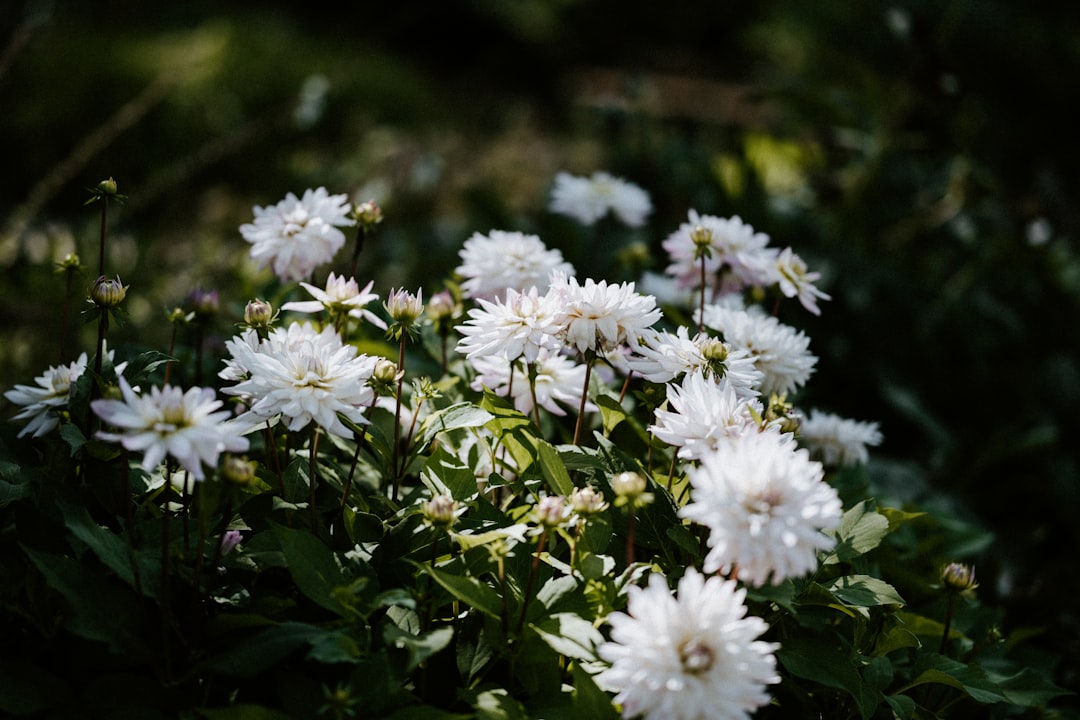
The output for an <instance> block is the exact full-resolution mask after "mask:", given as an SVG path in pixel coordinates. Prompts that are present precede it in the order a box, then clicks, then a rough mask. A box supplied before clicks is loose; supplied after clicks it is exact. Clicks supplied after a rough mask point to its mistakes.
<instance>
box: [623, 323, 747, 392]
mask: <svg viewBox="0 0 1080 720" xmlns="http://www.w3.org/2000/svg"><path fill="white" fill-rule="evenodd" d="M626 363H627V365H628V366H629V367H630V369H631V370H633V371H634V372H635V373H637V374H638V375H640V376H641V377H643V378H645V379H646V380H648V381H649V382H654V383H666V382H670V381H672V380H678V379H679V378H681V377H682V376H683V375H684V374H686V373H688V372H693V371H700V372H702V373H704V374H705V376H706V377H712V378H714V379H719V378H727V379H728V382H730V383H731V385H732V387H733V388H734V389H735V392H736V393H737V394H738V395H739V396H740V397H752V396H754V395H757V386H758V385H760V384H761V381H762V380H763V379H764V375H763V374H762V373H761V371H760V370H758V369H757V365H756V363H755V362H754V358H753V357H752V356H751V355H750V353H749V352H747V351H746V350H744V349H741V348H729V347H728V346H726V345H725V344H724V343H723V342H722V341H721V340H718V339H717V338H714V337H710V336H709V335H705V334H698V335H696V336H694V337H693V338H691V337H690V332H689V330H688V329H687V328H686V326H685V325H680V326H679V327H678V328H677V329H676V331H675V332H674V333H670V332H668V331H667V330H652V329H649V330H646V331H645V332H644V333H642V342H641V346H640V347H638V349H637V351H636V352H635V353H634V354H633V355H630V356H629V357H628V358H627V360H626Z"/></svg>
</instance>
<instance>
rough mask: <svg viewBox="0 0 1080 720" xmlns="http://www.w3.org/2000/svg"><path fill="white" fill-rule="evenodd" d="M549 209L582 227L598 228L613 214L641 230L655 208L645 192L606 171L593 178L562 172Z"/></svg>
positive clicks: (556, 177)
mask: <svg viewBox="0 0 1080 720" xmlns="http://www.w3.org/2000/svg"><path fill="white" fill-rule="evenodd" d="M548 209H549V210H551V212H553V213H556V214H559V215H566V216H567V217H571V218H573V219H574V220H577V221H578V222H579V223H581V224H582V225H595V224H596V223H597V222H599V221H600V219H601V218H603V217H604V216H605V215H607V214H608V212H611V213H613V214H614V215H615V217H617V218H618V219H619V222H621V223H623V224H624V225H627V226H629V227H641V226H642V225H644V224H645V220H646V219H647V218H648V217H649V215H651V214H652V211H653V206H652V201H651V200H650V199H649V194H648V193H647V192H645V191H644V190H643V189H641V188H640V187H638V186H637V185H635V184H633V183H630V182H627V181H626V180H623V179H622V178H617V177H613V176H612V175H610V174H608V173H606V172H595V173H593V174H592V176H591V177H577V176H574V175H570V174H569V173H565V172H560V173H559V174H557V175H556V176H555V184H554V186H553V187H552V189H551V203H550V205H549V206H548Z"/></svg>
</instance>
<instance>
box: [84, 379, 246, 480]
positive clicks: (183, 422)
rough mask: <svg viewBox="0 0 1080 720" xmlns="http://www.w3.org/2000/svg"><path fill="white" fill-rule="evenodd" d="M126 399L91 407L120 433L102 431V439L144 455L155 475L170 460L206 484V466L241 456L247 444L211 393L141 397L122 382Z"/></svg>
mask: <svg viewBox="0 0 1080 720" xmlns="http://www.w3.org/2000/svg"><path fill="white" fill-rule="evenodd" d="M119 383H120V393H121V396H122V397H123V400H111V399H101V400H95V401H94V402H92V403H91V404H90V405H91V407H92V408H93V410H94V413H96V414H97V416H98V417H100V418H101V419H102V421H103V422H105V423H106V424H107V425H111V426H112V427H114V428H116V429H117V432H106V431H100V432H98V433H97V436H98V437H99V438H101V439H102V440H108V441H112V442H119V443H120V444H121V445H123V446H124V447H125V448H127V449H128V450H131V451H133V452H141V453H142V454H143V462H142V467H143V469H144V470H147V471H150V470H154V469H155V468H157V467H158V465H160V464H161V463H162V461H163V460H164V459H165V457H166V456H167V455H169V456H172V457H173V458H174V459H175V460H176V461H177V462H179V463H180V465H181V466H183V467H184V469H185V470H187V471H188V472H190V473H191V476H192V477H193V478H194V479H195V480H202V479H203V478H204V477H205V476H204V474H203V468H202V466H203V464H204V463H205V464H206V465H209V466H210V467H215V466H216V465H217V461H218V457H219V456H220V455H221V453H223V452H243V451H244V450H247V449H248V440H247V438H245V437H243V436H242V435H241V433H240V431H239V428H238V427H237V426H236V425H234V424H233V423H231V422H229V421H228V419H229V417H230V415H231V413H230V412H229V411H228V410H221V409H220V408H221V407H222V402H221V401H220V400H218V399H217V398H216V397H215V394H214V391H213V389H211V388H197V387H196V388H191V389H189V390H187V391H184V390H183V389H181V388H176V387H171V386H169V385H166V386H165V387H163V388H157V387H153V388H151V389H150V393H149V394H143V395H140V394H138V393H136V392H135V391H134V390H132V389H131V386H130V385H128V382H127V380H125V379H124V377H123V376H120V378H119Z"/></svg>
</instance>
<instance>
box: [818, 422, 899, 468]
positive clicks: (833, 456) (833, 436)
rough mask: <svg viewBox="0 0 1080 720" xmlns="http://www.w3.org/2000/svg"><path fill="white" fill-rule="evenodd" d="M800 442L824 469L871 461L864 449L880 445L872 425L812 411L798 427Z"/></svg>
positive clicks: (874, 425)
mask: <svg viewBox="0 0 1080 720" xmlns="http://www.w3.org/2000/svg"><path fill="white" fill-rule="evenodd" d="M799 440H800V441H801V442H802V443H803V444H804V445H806V447H807V448H808V449H809V450H810V454H811V455H813V456H814V457H816V458H817V459H819V460H821V462H823V463H824V464H826V465H829V466H834V467H835V466H837V465H859V464H862V463H865V462H866V461H867V460H868V459H869V458H870V453H869V452H868V451H867V449H866V446H867V445H880V444H881V432H880V431H879V430H878V424H877V423H874V422H860V421H858V420H848V419H847V418H842V417H840V416H839V415H834V414H832V413H825V412H819V411H817V410H811V411H810V415H809V416H808V417H806V418H805V419H804V420H803V421H802V424H801V425H800V426H799Z"/></svg>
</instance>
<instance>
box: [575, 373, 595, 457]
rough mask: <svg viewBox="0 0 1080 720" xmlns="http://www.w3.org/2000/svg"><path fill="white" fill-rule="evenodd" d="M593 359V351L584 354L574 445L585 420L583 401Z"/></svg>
mask: <svg viewBox="0 0 1080 720" xmlns="http://www.w3.org/2000/svg"><path fill="white" fill-rule="evenodd" d="M595 361H596V355H595V354H594V353H592V352H588V353H586V354H585V385H584V387H582V388H581V404H580V405H579V406H578V416H577V425H575V426H574V445H577V444H578V443H579V441H580V439H581V426H582V425H583V424H584V420H585V401H586V400H587V399H588V397H589V379H590V378H591V377H592V366H593V363H594V362H595Z"/></svg>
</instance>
